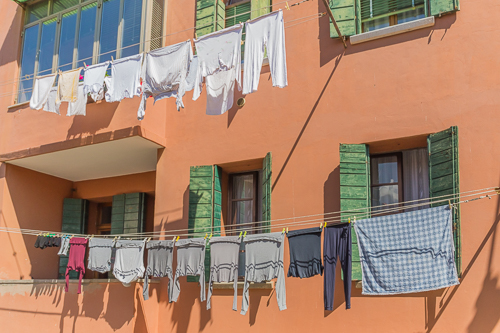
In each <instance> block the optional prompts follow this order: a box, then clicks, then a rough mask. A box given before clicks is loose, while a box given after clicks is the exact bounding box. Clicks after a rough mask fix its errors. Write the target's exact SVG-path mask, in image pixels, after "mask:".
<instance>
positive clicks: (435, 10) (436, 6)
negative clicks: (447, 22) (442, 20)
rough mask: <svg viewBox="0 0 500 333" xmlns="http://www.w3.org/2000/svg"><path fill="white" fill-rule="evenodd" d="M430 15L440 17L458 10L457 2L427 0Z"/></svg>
mask: <svg viewBox="0 0 500 333" xmlns="http://www.w3.org/2000/svg"><path fill="white" fill-rule="evenodd" d="M429 7H430V10H431V15H433V16H436V15H437V16H441V15H444V14H449V13H453V12H456V11H458V10H460V3H459V1H458V0H429Z"/></svg>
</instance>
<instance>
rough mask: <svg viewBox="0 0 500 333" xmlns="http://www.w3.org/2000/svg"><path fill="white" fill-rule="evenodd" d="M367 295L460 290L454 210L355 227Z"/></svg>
mask: <svg viewBox="0 0 500 333" xmlns="http://www.w3.org/2000/svg"><path fill="white" fill-rule="evenodd" d="M354 229H355V231H356V236H357V237H358V245H359V256H360V260H361V268H362V272H363V294H364V295H390V294H404V293H414V292H422V291H428V290H435V289H440V288H445V287H449V286H453V285H456V284H458V277H457V270H456V267H455V262H454V250H455V249H454V245H453V237H452V214H451V211H450V208H449V207H448V206H440V207H435V208H429V209H423V210H417V211H412V212H407V213H402V214H396V215H388V216H381V217H375V218H371V219H366V220H360V221H357V222H356V223H355V224H354Z"/></svg>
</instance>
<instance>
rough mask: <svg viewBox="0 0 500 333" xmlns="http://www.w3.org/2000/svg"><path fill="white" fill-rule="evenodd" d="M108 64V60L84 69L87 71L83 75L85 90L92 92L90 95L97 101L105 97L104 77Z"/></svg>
mask: <svg viewBox="0 0 500 333" xmlns="http://www.w3.org/2000/svg"><path fill="white" fill-rule="evenodd" d="M108 66H109V61H106V62H103V63H101V64H96V65H92V66H88V67H85V68H84V69H83V71H84V73H85V75H84V77H83V92H84V93H85V94H90V97H92V99H93V100H94V101H96V102H97V101H100V100H101V99H102V98H103V97H104V94H103V90H104V77H105V76H106V70H107V69H108Z"/></svg>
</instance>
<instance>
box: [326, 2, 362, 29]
mask: <svg viewBox="0 0 500 333" xmlns="http://www.w3.org/2000/svg"><path fill="white" fill-rule="evenodd" d="M356 2H357V0H330V1H329V4H330V9H331V10H332V14H333V17H334V18H335V22H337V25H338V27H339V30H340V33H342V36H352V35H355V34H356V28H357V24H358V23H357V21H356V16H357V15H356V10H357V7H356ZM330 37H331V38H337V37H339V36H338V34H337V31H336V30H335V27H334V26H333V23H332V20H331V19H330Z"/></svg>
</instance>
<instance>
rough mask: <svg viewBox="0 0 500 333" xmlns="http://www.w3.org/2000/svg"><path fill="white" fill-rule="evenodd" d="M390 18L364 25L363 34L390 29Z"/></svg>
mask: <svg viewBox="0 0 500 333" xmlns="http://www.w3.org/2000/svg"><path fill="white" fill-rule="evenodd" d="M389 25H390V24H389V17H383V18H379V19H376V20H372V21H369V22H365V23H363V32H368V31H373V30H377V29H381V28H385V27H388V26H389Z"/></svg>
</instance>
